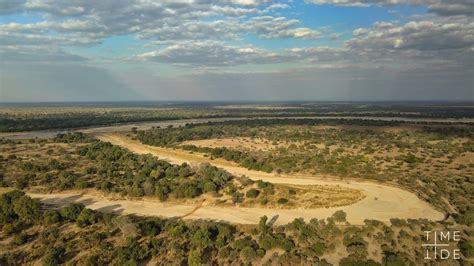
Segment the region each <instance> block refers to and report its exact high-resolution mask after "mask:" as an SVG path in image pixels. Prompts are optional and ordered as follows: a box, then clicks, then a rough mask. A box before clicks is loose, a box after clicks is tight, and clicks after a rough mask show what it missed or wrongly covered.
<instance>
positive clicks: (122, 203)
mask: <svg viewBox="0 0 474 266" xmlns="http://www.w3.org/2000/svg"><path fill="white" fill-rule="evenodd" d="M97 137H98V138H100V139H101V140H103V141H108V142H111V143H113V144H114V145H119V146H122V147H124V148H127V149H129V150H130V151H132V152H135V153H139V154H146V153H150V154H153V155H155V156H158V157H159V158H160V159H165V160H168V161H170V162H172V163H183V162H188V163H190V164H196V163H203V162H209V163H211V164H213V165H215V166H218V167H222V168H224V169H226V170H227V171H229V172H231V173H232V174H235V175H246V176H248V177H250V178H252V179H254V180H258V179H262V180H265V181H269V182H272V183H285V184H298V185H339V186H344V187H350V188H355V189H359V190H361V191H363V193H365V194H366V195H367V197H366V198H365V199H363V200H361V201H359V202H357V203H355V204H352V205H348V206H344V207H335V208H322V209H290V210H281V209H264V208H239V207H217V206H206V204H205V203H204V204H203V206H202V207H200V208H198V209H196V210H195V211H194V212H192V211H193V209H194V208H195V206H186V205H179V204H169V203H161V202H159V201H157V200H153V199H143V200H113V199H107V198H105V197H103V196H100V195H94V194H90V193H86V194H80V192H77V193H75V194H74V193H60V194H31V196H33V197H36V198H41V199H42V200H43V201H44V202H45V203H49V204H54V205H63V204H67V203H70V202H77V201H79V202H82V203H84V204H85V205H86V206H88V207H90V208H92V209H99V210H101V211H110V212H111V211H120V212H123V213H133V214H139V215H153V216H163V217H180V216H183V215H185V214H188V213H190V212H192V214H190V215H188V216H186V218H185V219H213V220H223V221H228V222H233V223H243V224H249V223H257V222H258V220H259V218H260V217H261V216H262V215H267V216H268V217H277V219H276V223H277V224H284V223H288V222H291V221H292V220H293V219H295V218H299V217H301V218H304V219H305V220H307V221H308V220H310V219H312V218H318V219H322V218H327V217H329V216H331V215H332V214H333V213H334V212H335V211H337V210H344V211H345V212H346V213H347V220H348V221H349V222H350V223H351V224H362V223H363V221H364V220H365V219H377V220H381V221H389V220H390V218H427V219H430V220H441V219H443V214H442V213H441V212H439V211H437V210H436V209H434V208H433V207H432V206H431V205H429V204H428V203H426V202H424V201H423V200H421V199H419V198H418V197H417V196H416V195H415V194H413V193H411V192H409V191H406V190H403V189H400V188H396V187H392V186H388V185H381V184H376V183H372V182H355V181H351V182H347V181H340V180H334V179H327V178H326V179H324V178H323V176H300V175H294V176H277V175H276V174H273V173H271V174H268V173H262V172H258V171H251V170H247V169H245V168H242V167H239V166H236V165H235V164H233V163H230V162H228V161H225V160H219V159H216V160H210V159H208V158H206V157H203V156H202V155H198V154H190V153H187V152H184V151H180V150H169V149H165V148H160V147H152V146H148V145H144V144H141V143H139V142H137V141H132V140H130V139H127V138H126V137H125V136H121V135H113V134H100V135H97Z"/></svg>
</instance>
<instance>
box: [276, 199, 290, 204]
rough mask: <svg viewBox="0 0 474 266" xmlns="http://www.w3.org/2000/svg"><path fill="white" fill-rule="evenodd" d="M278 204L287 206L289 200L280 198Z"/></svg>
mask: <svg viewBox="0 0 474 266" xmlns="http://www.w3.org/2000/svg"><path fill="white" fill-rule="evenodd" d="M277 202H278V204H286V203H288V199H285V198H279V199H278V201H277Z"/></svg>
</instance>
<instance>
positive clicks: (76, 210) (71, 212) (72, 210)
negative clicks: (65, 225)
mask: <svg viewBox="0 0 474 266" xmlns="http://www.w3.org/2000/svg"><path fill="white" fill-rule="evenodd" d="M83 209H84V205H82V204H79V203H71V204H69V205H68V206H66V207H64V208H63V209H62V210H61V216H62V217H63V218H65V219H68V220H71V221H76V220H77V217H78V216H79V214H81V212H82V210H83Z"/></svg>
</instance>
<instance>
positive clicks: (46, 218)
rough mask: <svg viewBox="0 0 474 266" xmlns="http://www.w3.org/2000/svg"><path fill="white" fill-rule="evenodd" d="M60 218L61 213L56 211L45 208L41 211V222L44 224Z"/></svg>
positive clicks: (54, 221) (57, 220)
mask: <svg viewBox="0 0 474 266" xmlns="http://www.w3.org/2000/svg"><path fill="white" fill-rule="evenodd" d="M60 220H61V215H60V214H59V212H58V211H56V210H52V209H47V210H45V211H44V213H43V223H44V224H46V225H51V224H55V223H57V222H59V221H60Z"/></svg>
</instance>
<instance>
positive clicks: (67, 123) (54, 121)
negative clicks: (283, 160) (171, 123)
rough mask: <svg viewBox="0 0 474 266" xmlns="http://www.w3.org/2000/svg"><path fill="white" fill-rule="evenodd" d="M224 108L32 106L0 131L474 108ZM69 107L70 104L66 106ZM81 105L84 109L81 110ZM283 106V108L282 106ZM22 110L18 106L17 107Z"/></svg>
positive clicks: (7, 116) (1, 119) (8, 118)
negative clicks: (53, 108) (53, 109)
mask: <svg viewBox="0 0 474 266" xmlns="http://www.w3.org/2000/svg"><path fill="white" fill-rule="evenodd" d="M271 106H273V105H270V107H268V108H263V109H261V108H257V107H252V105H248V106H245V108H236V109H233V108H226V107H225V106H215V105H213V104H209V105H205V104H204V105H203V104H200V105H193V104H188V105H186V104H179V105H172V108H164V109H154V108H143V109H134V108H130V109H127V107H124V108H120V107H116V109H115V107H114V108H109V109H107V110H106V111H97V112H91V111H89V110H88V109H87V107H84V106H78V107H77V110H75V111H70V110H68V109H67V108H65V109H64V111H57V112H51V113H47V112H46V113H42V112H43V111H42V110H41V109H34V108H32V107H30V108H31V110H30V112H28V113H25V112H18V113H17V112H15V110H14V109H12V111H8V112H3V113H1V114H0V132H15V131H31V130H45V129H68V128H80V127H90V126H102V125H111V124H119V123H131V122H150V121H164V120H174V119H191V118H226V117H250V118H252V117H255V118H258V117H298V116H302V117H308V116H358V117H406V118H473V117H474V108H470V107H463V106H449V105H442V104H440V105H429V104H426V105H421V106H417V105H402V104H398V105H394V104H383V103H380V104H356V103H353V104H349V103H346V104H282V105H274V106H275V107H278V108H275V109H272V108H271ZM68 107H72V106H68ZM81 108H84V109H83V110H81ZM285 108H286V109H285ZM19 110H21V109H19Z"/></svg>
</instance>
